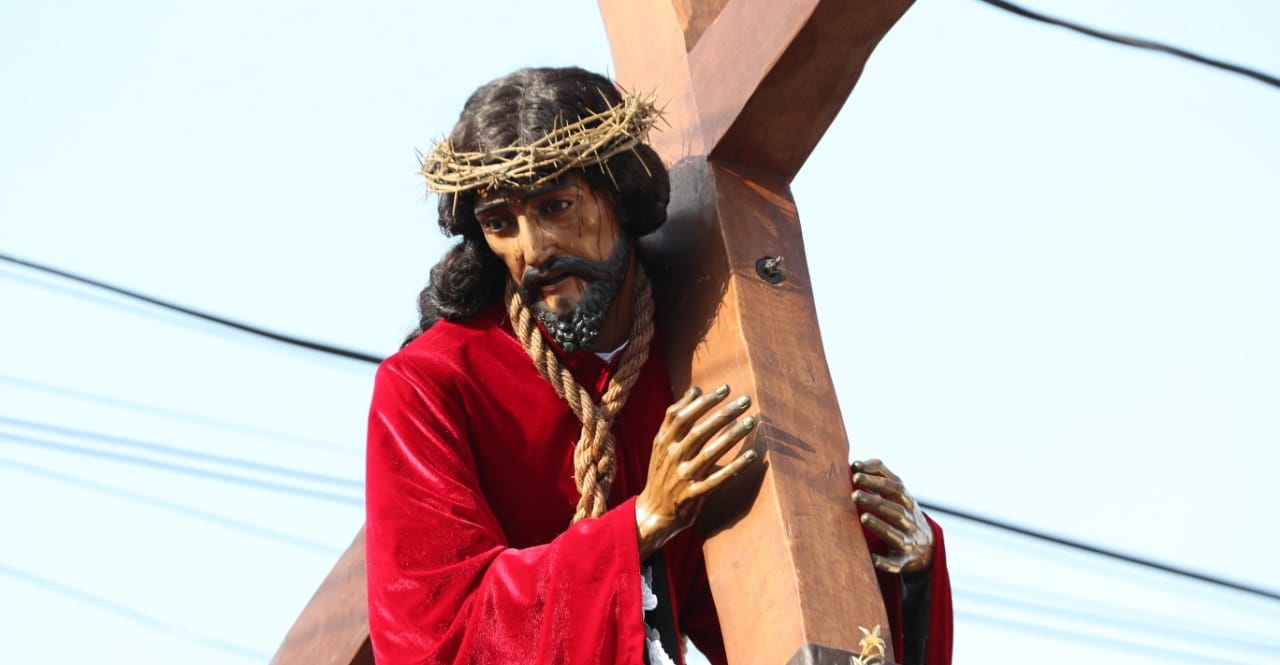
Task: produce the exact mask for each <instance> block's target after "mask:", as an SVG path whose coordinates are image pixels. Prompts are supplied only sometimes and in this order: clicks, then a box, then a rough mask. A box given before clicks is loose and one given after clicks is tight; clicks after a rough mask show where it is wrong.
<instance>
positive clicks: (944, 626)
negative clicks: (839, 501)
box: [862, 515, 953, 665]
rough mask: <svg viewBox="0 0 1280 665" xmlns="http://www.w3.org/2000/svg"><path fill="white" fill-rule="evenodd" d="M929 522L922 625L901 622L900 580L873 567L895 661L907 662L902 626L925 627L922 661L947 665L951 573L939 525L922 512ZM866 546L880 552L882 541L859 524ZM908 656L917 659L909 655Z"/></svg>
mask: <svg viewBox="0 0 1280 665" xmlns="http://www.w3.org/2000/svg"><path fill="white" fill-rule="evenodd" d="M925 519H927V520H929V526H930V527H932V528H933V562H932V563H931V564H930V566H929V585H928V589H929V600H928V603H929V606H928V607H929V614H928V621H927V623H926V625H923V626H921V625H915V626H910V627H908V626H905V625H904V622H903V615H902V598H901V595H900V593H899V592H900V582H901V581H900V580H899V577H898V576H897V575H894V574H892V573H886V572H883V571H881V570H879V569H877V570H876V579H877V580H878V581H879V582H880V593H881V595H882V596H883V597H884V609H885V612H886V613H887V614H888V615H889V630H890V632H891V634H892V636H893V653H894V654H895V656H896V660H898V661H899V662H907V661H908V658H907V656H908V654H905V653H904V652H903V649H904V646H905V645H904V640H903V633H904V630H921V629H926V630H927V631H928V632H927V638H926V642H925V657H924V663H925V664H926V665H951V635H952V621H953V616H952V612H951V575H950V573H949V572H948V571H947V548H946V543H945V541H944V539H943V537H942V527H941V526H939V525H938V523H937V522H935V521H933V518H931V517H929V516H928V515H925ZM862 533H863V535H864V536H866V539H867V547H868V548H869V549H870V550H871V551H872V552H879V553H881V554H883V553H884V549H883V547H884V546H883V544H882V543H881V541H880V538H879V537H878V536H876V534H875V533H874V532H873V531H871V530H869V529H867V528H865V527H864V528H863V530H862ZM910 660H918V658H911V659H910Z"/></svg>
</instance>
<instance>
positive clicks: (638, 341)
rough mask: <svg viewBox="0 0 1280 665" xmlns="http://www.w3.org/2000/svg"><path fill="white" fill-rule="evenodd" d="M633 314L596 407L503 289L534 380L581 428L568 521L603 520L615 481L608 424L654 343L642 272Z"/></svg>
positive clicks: (512, 293) (510, 287)
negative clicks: (574, 497) (574, 494)
mask: <svg viewBox="0 0 1280 665" xmlns="http://www.w3.org/2000/svg"><path fill="white" fill-rule="evenodd" d="M634 291H635V309H634V312H633V316H632V322H631V337H630V338H629V339H630V342H629V343H628V344H627V348H626V350H624V351H623V352H622V359H621V360H620V361H619V363H618V369H617V371H615V372H614V373H613V376H612V377H610V379H609V385H608V387H607V388H606V389H605V391H604V394H603V395H602V396H601V397H600V403H599V404H597V403H596V402H595V401H594V400H592V398H591V393H589V392H587V389H586V388H583V387H582V386H581V385H579V384H578V381H577V380H576V379H574V378H573V374H572V373H570V372H569V370H568V368H566V367H565V366H564V365H562V364H561V363H560V359H559V358H557V357H556V354H555V351H554V350H552V348H551V347H550V345H548V344H547V340H546V338H545V337H543V335H542V333H541V331H539V330H538V326H537V324H536V323H535V322H534V318H533V314H532V313H531V312H530V311H529V308H528V307H526V306H525V305H524V302H523V301H522V300H521V298H520V295H519V294H518V293H517V292H516V289H515V285H514V283H508V284H507V316H508V317H510V319H511V327H512V328H513V329H514V330H515V333H516V339H519V340H520V343H521V345H523V346H524V350H525V352H526V353H528V354H529V358H530V359H532V360H533V365H534V367H535V368H537V370H538V374H539V375H541V376H542V378H543V379H546V380H547V382H548V383H550V384H551V387H552V388H555V391H556V394H557V395H559V396H560V398H561V399H563V400H564V401H565V402H567V403H568V404H569V408H570V409H573V413H574V415H575V416H577V417H578V422H580V423H582V433H581V434H580V435H579V436H578V443H577V445H575V446H574V449H573V481H574V484H575V485H576V486H577V488H578V494H579V498H578V507H577V510H576V511H575V512H574V515H573V521H574V522H577V521H578V520H581V519H583V518H585V517H599V516H601V515H603V514H604V511H605V508H606V507H607V505H606V504H607V503H608V500H609V490H610V488H612V487H613V479H614V478H615V477H616V476H617V475H618V461H617V456H616V455H614V452H613V433H612V432H610V431H609V430H610V428H611V427H612V425H613V419H614V417H615V416H617V415H618V412H619V411H621V410H622V405H623V404H625V403H626V401H627V395H629V394H630V393H631V387H632V386H634V385H635V384H636V379H638V378H640V369H641V368H642V367H644V363H645V361H646V360H648V359H649V343H650V341H651V340H652V339H653V296H652V294H651V292H650V289H649V278H648V276H646V275H645V272H644V268H642V267H640V266H639V265H637V266H636V271H635V288H634Z"/></svg>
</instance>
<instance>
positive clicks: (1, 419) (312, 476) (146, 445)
mask: <svg viewBox="0 0 1280 665" xmlns="http://www.w3.org/2000/svg"><path fill="white" fill-rule="evenodd" d="M0 426H10V427H20V428H23V429H34V430H37V431H41V432H45V433H48V434H56V435H59V436H69V437H75V438H80V439H89V440H91V441H97V442H100V443H105V444H109V445H113V446H120V447H124V448H133V449H134V450H145V451H147V452H149V453H159V454H161V455H168V456H171V457H183V458H186V459H189V460H196V461H199V462H210V463H213V464H218V465H221V466H230V467H234V468H239V469H245V470H247V471H253V472H259V473H266V474H270V475H276V476H284V477H286V478H293V479H296V480H302V481H305V482H312V483H319V484H324V485H335V486H337V487H341V488H346V489H352V490H363V489H364V483H363V482H362V481H359V480H352V479H350V478H340V477H338V476H329V475H325V474H321V473H311V472H309V471H299V470H297V469H294V468H290V467H285V466H277V465H275V464H263V463H261V462H254V461H252V460H245V459H240V458H238V457H227V456H226V455H214V454H211V453H204V452H200V451H198V450H189V449H187V448H181V447H178V446H170V445H165V444H160V443H152V442H150V441H141V440H139V439H131V438H128V437H123V436H114V435H111V434H102V433H100V432H90V431H88V430H81V429H73V428H70V427H60V426H58V425H51V424H49V423H41V422H36V421H34V420H23V419H21V418H10V417H8V416H5V415H0Z"/></svg>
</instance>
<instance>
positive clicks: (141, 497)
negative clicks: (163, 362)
mask: <svg viewBox="0 0 1280 665" xmlns="http://www.w3.org/2000/svg"><path fill="white" fill-rule="evenodd" d="M5 468H7V469H9V470H11V471H15V472H18V473H24V474H27V475H30V476H35V477H37V478H43V479H45V480H48V481H52V482H58V483H62V484H64V485H69V486H71V487H75V488H76V489H81V490H86V491H93V492H98V493H100V494H105V495H107V496H110V497H113V498H117V499H123V500H126V501H132V502H134V503H138V504H141V505H143V506H146V507H148V508H154V509H156V510H165V511H168V512H171V513H175V514H177V515H181V516H183V517H186V518H190V519H197V520H200V521H203V522H207V523H209V524H213V525H216V526H220V527H224V528H228V529H235V530H237V531H241V532H244V533H248V534H250V535H254V536H258V537H260V538H266V539H269V540H274V541H277V542H281V543H284V544H287V545H293V546H295V547H300V548H302V549H306V550H310V551H312V552H318V553H320V554H326V555H330V556H337V555H339V554H342V549H341V548H335V547H333V546H332V545H327V544H325V543H321V542H318V541H314V540H308V539H306V538H300V537H298V536H294V535H292V534H289V533H285V532H284V531H279V530H276V529H267V528H263V527H261V526H258V525H256V524H250V523H249V522H243V521H240V520H237V519H233V518H230V517H227V516H225V515H219V514H217V513H212V512H209V511H206V510H200V509H199V508H193V507H191V506H187V505H184V504H182V503H179V502H176V501H170V500H168V499H160V498H157V497H154V496H148V495H146V494H143V493H141V492H134V491H130V490H126V489H121V488H119V487H115V486H113V485H107V484H104V483H98V482H94V481H92V480H87V479H85V478H80V477H78V476H73V475H70V474H66V473H60V472H58V471H54V470H52V469H49V468H45V467H42V466H38V465H32V464H25V463H23V462H19V461H17V460H12V459H9V458H7V457H5V456H3V455H0V469H5Z"/></svg>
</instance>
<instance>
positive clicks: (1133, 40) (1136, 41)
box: [978, 0, 1280, 88]
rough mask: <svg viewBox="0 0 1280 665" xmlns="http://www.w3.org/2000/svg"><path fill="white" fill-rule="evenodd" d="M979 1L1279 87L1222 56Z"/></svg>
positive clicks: (995, 0) (1000, 1)
mask: <svg viewBox="0 0 1280 665" xmlns="http://www.w3.org/2000/svg"><path fill="white" fill-rule="evenodd" d="M978 1H979V2H983V3H986V4H988V5H991V6H992V7H996V8H998V9H1003V10H1005V11H1007V12H1010V13H1013V14H1017V15H1018V16H1021V17H1023V18H1029V19H1031V20H1033V21H1040V22H1041V23H1048V24H1049V25H1056V26H1058V27H1060V28H1066V29H1068V30H1073V31H1075V32H1078V33H1080V34H1083V35H1088V36H1090V37H1094V38H1096V39H1101V40H1103V41H1108V42H1112V43H1115V44H1122V45H1124V46H1132V47H1134V48H1141V49H1147V50H1151V51H1158V52H1160V53H1166V54H1168V55H1172V56H1174V57H1178V58H1184V59H1186V60H1190V61H1192V62H1197V63H1200V64H1202V65H1208V66H1210V67H1215V68H1217V69H1222V70H1225V71H1228V72H1231V73H1233V74H1239V75H1241V76H1247V77H1249V78H1251V79H1254V80H1256V81H1260V82H1262V83H1265V84H1267V85H1270V86H1273V87H1276V88H1280V78H1276V77H1274V76H1271V75H1269V74H1264V73H1262V72H1260V71H1257V70H1256V69H1250V68H1248V67H1243V66H1241V65H1235V64H1232V63H1229V62H1225V61H1222V60H1216V59H1214V58H1210V57H1206V56H1203V55H1199V54H1197V53H1192V52H1191V51H1187V50H1185V49H1180V48H1178V47H1176V46H1169V45H1168V44H1161V43H1160V42H1153V41H1151V40H1148V39H1141V38H1139V37H1129V36H1127V35H1117V34H1115V33H1110V32H1103V31H1101V30H1097V29H1094V28H1089V27H1086V26H1083V25H1079V24H1077V23H1072V22H1070V21H1065V20H1063V19H1059V18H1053V17H1052V16H1046V15H1045V14H1040V13H1038V12H1033V11H1031V10H1030V9H1026V8H1024V7H1019V6H1018V5H1015V4H1013V3H1011V2H1004V0H978Z"/></svg>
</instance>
